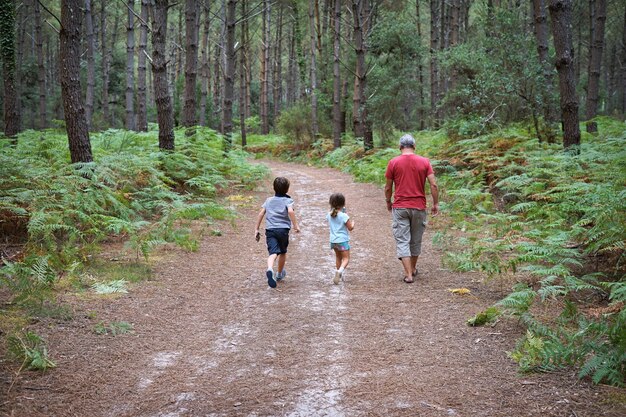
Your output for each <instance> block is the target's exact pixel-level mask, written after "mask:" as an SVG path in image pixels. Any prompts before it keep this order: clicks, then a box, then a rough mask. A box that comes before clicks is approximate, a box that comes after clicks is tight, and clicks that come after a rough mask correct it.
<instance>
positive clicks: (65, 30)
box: [59, 0, 93, 163]
mask: <svg viewBox="0 0 626 417" xmlns="http://www.w3.org/2000/svg"><path fill="white" fill-rule="evenodd" d="M81 3H82V0H61V29H60V31H59V39H60V44H59V58H60V67H61V68H60V81H61V97H62V100H63V111H64V114H65V127H66V129H67V139H68V142H69V149H70V157H71V160H72V163H76V162H92V161H93V156H92V154H91V142H90V141H89V129H88V128H87V119H86V118H85V104H84V102H83V93H82V89H81V86H80V56H81V44H80V31H81V26H82V20H83V13H82V9H81Z"/></svg>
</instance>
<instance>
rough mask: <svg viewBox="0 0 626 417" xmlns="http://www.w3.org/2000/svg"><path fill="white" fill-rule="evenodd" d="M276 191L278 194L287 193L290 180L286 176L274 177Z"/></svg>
mask: <svg viewBox="0 0 626 417" xmlns="http://www.w3.org/2000/svg"><path fill="white" fill-rule="evenodd" d="M274 191H275V192H276V194H287V191H289V180H288V179H287V178H285V177H276V178H274Z"/></svg>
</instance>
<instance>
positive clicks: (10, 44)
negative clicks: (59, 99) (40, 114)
mask: <svg viewBox="0 0 626 417" xmlns="http://www.w3.org/2000/svg"><path fill="white" fill-rule="evenodd" d="M0 37H2V39H1V42H0V55H1V56H2V72H3V75H4V134H5V135H6V136H8V137H9V138H15V136H16V135H17V134H18V132H19V131H20V112H19V104H18V95H17V77H16V68H15V3H14V1H13V0H0Z"/></svg>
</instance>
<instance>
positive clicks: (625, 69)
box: [620, 5, 626, 120]
mask: <svg viewBox="0 0 626 417" xmlns="http://www.w3.org/2000/svg"><path fill="white" fill-rule="evenodd" d="M621 78H622V82H621V84H622V88H621V89H620V90H621V92H622V93H621V94H622V97H621V103H620V104H621V108H622V119H624V120H626V5H624V25H623V26H622V77H621Z"/></svg>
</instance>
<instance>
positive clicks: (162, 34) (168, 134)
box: [152, 0, 174, 150]
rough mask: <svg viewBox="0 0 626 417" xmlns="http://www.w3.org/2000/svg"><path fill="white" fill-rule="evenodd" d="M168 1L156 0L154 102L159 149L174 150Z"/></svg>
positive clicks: (153, 61)
mask: <svg viewBox="0 0 626 417" xmlns="http://www.w3.org/2000/svg"><path fill="white" fill-rule="evenodd" d="M168 3H169V1H168V0H155V4H154V13H153V21H152V48H153V49H152V72H153V74H154V101H155V104H156V108H157V121H158V123H159V149H161V150H174V111H173V109H172V98H171V97H170V92H169V90H168V85H167V57H166V56H165V44H166V35H167V9H168V7H169V4H168Z"/></svg>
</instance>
